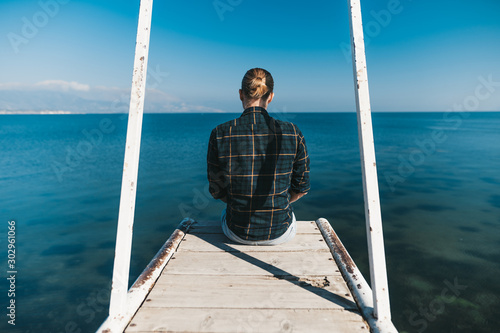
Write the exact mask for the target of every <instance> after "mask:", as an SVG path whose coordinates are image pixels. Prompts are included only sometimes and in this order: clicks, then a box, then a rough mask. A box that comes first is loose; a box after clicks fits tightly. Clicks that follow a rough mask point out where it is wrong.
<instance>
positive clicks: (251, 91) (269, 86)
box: [241, 68, 274, 100]
mask: <svg viewBox="0 0 500 333" xmlns="http://www.w3.org/2000/svg"><path fill="white" fill-rule="evenodd" d="M273 86H274V81H273V77H272V76H271V73H269V72H268V71H266V70H265V69H262V68H253V69H251V70H249V71H248V72H247V73H246V74H245V77H244V78H243V82H242V83H241V89H242V90H243V92H244V94H245V95H246V96H247V97H248V98H250V99H252V100H255V99H262V98H267V97H268V96H269V94H270V93H272V91H273Z"/></svg>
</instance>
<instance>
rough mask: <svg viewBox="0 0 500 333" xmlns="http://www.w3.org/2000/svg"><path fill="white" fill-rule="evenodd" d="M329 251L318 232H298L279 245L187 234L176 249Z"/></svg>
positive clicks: (204, 250) (217, 235) (212, 235)
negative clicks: (237, 242)
mask: <svg viewBox="0 0 500 333" xmlns="http://www.w3.org/2000/svg"><path fill="white" fill-rule="evenodd" d="M318 250H319V251H329V250H328V247H327V246H326V245H325V242H324V240H323V237H322V236H321V235H320V234H298V235H296V236H295V237H294V238H293V240H292V241H290V242H288V243H285V244H281V245H279V246H251V245H241V244H233V243H231V242H230V241H229V239H227V238H226V236H224V235H223V234H197V235H196V234H188V235H186V237H185V238H184V240H183V241H182V243H181V246H180V247H179V249H178V251H203V252H208V251H209V252H213V251H227V252H290V251H294V252H295V251H318Z"/></svg>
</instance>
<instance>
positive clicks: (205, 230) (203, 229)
mask: <svg viewBox="0 0 500 333" xmlns="http://www.w3.org/2000/svg"><path fill="white" fill-rule="evenodd" d="M190 233H192V234H222V228H221V226H220V221H210V222H201V223H197V224H196V225H194V227H193V228H192V229H190ZM297 233H298V234H317V233H318V227H317V226H316V222H314V221H297Z"/></svg>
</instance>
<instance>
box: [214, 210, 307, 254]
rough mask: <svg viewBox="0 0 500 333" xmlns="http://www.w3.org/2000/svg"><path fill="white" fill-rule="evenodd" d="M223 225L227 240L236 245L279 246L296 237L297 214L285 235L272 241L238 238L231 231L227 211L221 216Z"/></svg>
mask: <svg viewBox="0 0 500 333" xmlns="http://www.w3.org/2000/svg"><path fill="white" fill-rule="evenodd" d="M221 223H222V232H224V235H226V237H227V238H229V239H230V240H232V241H233V242H235V243H240V244H244V245H278V244H283V243H286V242H288V241H290V240H292V239H293V237H295V235H296V234H297V221H296V220H295V214H294V213H293V212H292V224H290V226H289V227H288V229H287V230H286V231H285V233H284V234H283V235H281V236H279V237H278V238H275V239H270V240H262V241H249V240H245V239H242V238H240V237H238V236H237V235H236V234H235V233H234V232H232V231H231V229H229V227H228V226H227V222H226V209H224V210H223V211H222V215H221Z"/></svg>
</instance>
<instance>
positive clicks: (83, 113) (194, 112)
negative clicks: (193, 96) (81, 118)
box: [0, 110, 500, 115]
mask: <svg viewBox="0 0 500 333" xmlns="http://www.w3.org/2000/svg"><path fill="white" fill-rule="evenodd" d="M241 112H243V110H241V111H239V112H200V111H192V112H144V114H240V113H241ZM462 112H463V111H462ZM495 112H500V111H482V110H481V111H479V110H478V111H470V113H495ZM282 113H283V112H278V114H282ZM286 113H356V111H288V112H286ZM372 113H460V111H372ZM114 114H115V115H123V114H128V112H75V111H48V110H46V111H6V110H0V115H114ZM269 114H271V115H273V114H276V112H272V111H270V112H269Z"/></svg>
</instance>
